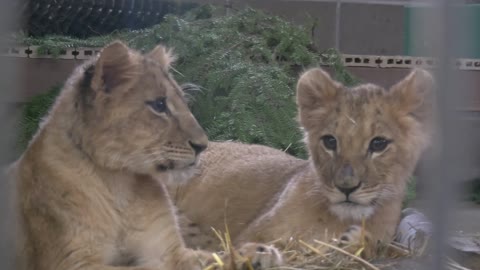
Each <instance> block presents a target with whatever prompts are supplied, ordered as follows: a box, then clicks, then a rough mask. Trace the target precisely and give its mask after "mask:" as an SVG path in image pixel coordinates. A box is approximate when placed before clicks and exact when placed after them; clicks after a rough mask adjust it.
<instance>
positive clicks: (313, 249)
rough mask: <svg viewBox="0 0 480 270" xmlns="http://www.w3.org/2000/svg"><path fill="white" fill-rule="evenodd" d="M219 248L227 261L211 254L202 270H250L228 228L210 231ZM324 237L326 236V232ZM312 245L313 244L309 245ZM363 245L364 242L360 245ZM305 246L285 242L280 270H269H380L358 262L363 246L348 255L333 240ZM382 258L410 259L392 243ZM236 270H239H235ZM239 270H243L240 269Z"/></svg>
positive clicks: (400, 248)
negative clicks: (242, 264) (243, 264)
mask: <svg viewBox="0 0 480 270" xmlns="http://www.w3.org/2000/svg"><path fill="white" fill-rule="evenodd" d="M212 230H213V231H214V233H215V234H216V236H217V237H218V239H219V241H220V244H221V246H222V250H223V251H222V253H227V254H232V256H231V261H229V262H224V261H222V260H221V258H220V257H219V256H218V255H217V254H216V253H214V254H213V256H214V258H215V262H214V263H212V264H210V265H207V266H205V268H204V270H214V269H222V268H223V267H224V266H226V265H229V267H231V268H232V269H235V263H233V262H234V261H237V262H238V261H241V262H246V268H247V269H249V270H253V267H252V265H251V263H250V262H249V261H248V259H247V258H244V257H242V256H240V254H239V253H238V252H237V251H236V250H235V248H234V247H233V245H232V241H231V238H230V234H229V231H228V227H227V226H225V232H224V233H222V232H221V231H219V230H216V229H213V228H212ZM326 235H328V233H327V232H326ZM279 241H280V240H277V241H273V242H270V243H268V244H271V245H275V244H276V243H277V242H279ZM310 242H312V243H313V244H309V243H310ZM362 242H364V241H362ZM309 243H307V242H305V241H303V240H300V239H294V238H293V237H292V238H291V239H289V240H288V241H287V243H286V244H285V245H284V247H283V248H282V249H281V252H282V255H283V258H284V265H283V266H281V267H276V268H271V269H278V270H281V269H283V270H350V269H365V270H380V269H382V268H381V267H380V266H377V265H374V264H372V263H370V262H369V261H366V260H364V259H362V258H361V254H362V252H363V250H364V246H363V243H362V244H361V245H360V246H359V247H358V248H355V249H354V250H355V252H353V253H350V252H349V251H347V250H352V247H349V246H345V247H342V248H340V247H338V240H337V239H336V238H335V237H334V238H332V240H331V241H330V242H328V243H327V242H323V241H319V240H315V239H314V240H313V241H309ZM381 254H382V257H384V258H390V259H394V258H399V257H406V256H410V253H409V251H408V249H407V248H405V247H403V246H401V245H399V244H396V243H392V244H390V245H389V246H388V247H385V248H384V249H383V251H382V252H381ZM239 270H240V269H239ZM242 270H243V269H242Z"/></svg>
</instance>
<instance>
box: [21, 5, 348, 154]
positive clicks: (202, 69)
mask: <svg viewBox="0 0 480 270" xmlns="http://www.w3.org/2000/svg"><path fill="white" fill-rule="evenodd" d="M216 11H217V10H216V9H215V8H213V7H212V6H203V7H201V8H198V9H195V10H194V11H192V12H189V13H187V14H186V15H185V16H182V17H177V16H172V15H169V16H166V17H165V20H164V22H163V23H161V24H159V25H156V26H154V27H151V28H148V29H144V30H136V31H129V32H116V33H113V34H111V35H108V36H99V37H93V38H89V39H86V40H78V39H74V38H69V37H62V36H50V37H45V38H41V39H36V38H25V37H24V38H21V42H22V43H25V44H28V45H38V46H40V48H39V50H40V52H47V51H49V52H51V53H53V54H55V53H58V52H59V51H60V50H62V49H65V48H68V47H102V46H104V45H105V44H107V43H109V42H111V41H112V40H115V39H120V40H123V41H124V42H126V43H127V44H128V45H129V46H130V47H132V48H136V49H138V50H142V51H148V50H150V49H152V48H153V47H154V46H155V45H156V44H158V43H163V44H166V45H168V46H170V47H172V48H174V50H175V52H176V54H177V55H178V56H179V58H178V61H177V63H176V65H175V69H176V70H175V71H176V72H177V74H176V78H177V80H179V81H180V82H191V83H194V84H197V85H200V86H201V87H200V88H201V90H202V91H197V92H196V93H192V95H193V98H194V100H195V101H194V102H193V104H192V111H193V112H194V114H195V116H196V117H197V119H198V120H199V122H200V124H201V125H202V126H203V127H204V128H205V130H206V131H207V133H208V135H209V137H210V139H211V140H239V141H243V142H247V143H258V144H264V145H269V146H272V147H275V148H278V149H284V150H286V151H287V152H288V153H290V154H293V155H296V156H299V157H305V156H306V153H305V150H304V147H303V144H302V143H301V138H302V134H301V132H300V131H299V129H298V126H297V123H296V121H295V120H294V118H295V114H296V105H295V102H294V98H295V82H296V80H297V77H298V74H299V73H300V72H301V71H302V70H304V69H306V68H308V67H312V66H318V65H320V64H331V65H332V66H333V68H334V70H335V71H336V76H335V77H336V79H337V80H339V81H342V82H344V83H345V84H347V85H351V84H355V83H356V82H357V81H356V79H355V78H353V77H352V76H351V75H350V74H348V73H347V72H346V71H345V69H344V67H343V66H342V64H341V61H340V58H339V55H338V53H337V52H335V51H334V50H329V51H327V52H324V53H319V52H317V51H316V50H315V48H314V45H313V44H312V41H311V39H310V36H309V34H308V33H307V31H306V30H305V29H303V28H299V27H297V26H294V25H292V24H290V23H288V22H286V21H284V20H282V19H280V18H278V17H274V16H268V15H266V14H264V13H262V12H260V11H257V10H253V9H246V10H243V11H240V12H238V13H236V14H234V15H230V16H215V15H214V14H215V13H216Z"/></svg>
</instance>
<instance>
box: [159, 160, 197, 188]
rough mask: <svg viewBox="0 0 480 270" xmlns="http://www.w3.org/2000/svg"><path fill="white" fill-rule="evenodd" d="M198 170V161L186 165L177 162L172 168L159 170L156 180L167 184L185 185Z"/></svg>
mask: <svg viewBox="0 0 480 270" xmlns="http://www.w3.org/2000/svg"><path fill="white" fill-rule="evenodd" d="M197 172H198V168H197V166H196V162H192V163H189V164H185V165H183V164H182V165H179V164H176V166H172V167H171V168H167V169H163V168H162V169H161V170H157V172H156V173H155V175H154V178H155V180H157V181H158V182H161V183H164V184H166V185H184V184H186V183H188V181H189V180H190V179H192V177H193V176H194V175H195V174H196V173H197Z"/></svg>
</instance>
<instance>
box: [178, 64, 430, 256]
mask: <svg viewBox="0 0 480 270" xmlns="http://www.w3.org/2000/svg"><path fill="white" fill-rule="evenodd" d="M432 86H433V79H432V77H431V76H430V74H429V73H428V72H426V71H423V70H414V71H413V72H411V73H410V74H409V75H408V76H407V77H406V78H405V79H403V80H402V81H400V82H399V83H397V84H396V85H394V86H393V87H392V88H391V89H390V90H388V91H387V90H385V89H383V88H381V87H379V86H376V85H373V84H363V85H359V86H357V87H354V88H347V87H345V86H343V85H341V84H340V83H338V82H336V81H334V80H332V79H331V78H330V76H329V75H328V74H327V73H326V72H324V71H323V70H321V69H318V68H315V69H311V70H309V71H307V72H306V73H304V74H303V75H302V76H301V77H300V79H299V81H298V84H297V104H298V118H299V122H300V124H301V126H302V128H303V130H304V132H305V143H306V145H307V148H308V152H309V156H310V158H309V160H301V159H297V158H294V157H292V156H289V155H287V154H285V153H284V152H282V151H279V150H275V149H272V148H269V147H265V146H259V145H246V144H240V143H233V142H222V143H212V142H211V143H210V146H209V149H208V150H207V151H205V152H204V153H202V155H201V157H200V162H199V168H200V170H199V172H198V175H197V176H195V177H194V178H193V179H192V180H191V181H190V182H189V183H188V184H187V185H185V186H169V192H170V193H171V196H172V198H173V200H174V203H175V204H176V205H177V206H178V208H179V209H180V210H182V211H183V212H184V216H183V217H182V218H181V219H180V220H181V224H182V233H183V235H184V238H185V239H186V242H187V243H188V245H189V246H198V247H202V248H209V249H212V248H214V247H215V244H216V243H217V242H216V241H215V240H214V239H213V238H212V236H211V235H210V233H209V231H210V227H214V228H222V227H223V222H224V215H225V213H226V216H227V221H228V226H229V230H230V234H231V236H232V237H233V239H234V241H235V242H236V243H237V244H239V243H242V242H245V241H262V242H264V241H265V242H268V241H274V240H278V239H282V240H283V241H287V240H288V239H290V238H291V237H295V238H297V239H298V238H300V239H303V240H305V241H312V240H313V239H318V240H323V241H328V240H330V239H329V238H330V237H332V236H334V235H335V236H336V237H340V240H341V242H342V243H343V244H358V243H359V240H360V236H361V231H360V227H359V226H360V225H361V224H362V219H364V220H365V222H366V231H367V234H366V235H367V236H369V237H368V238H367V247H366V249H365V254H364V255H365V256H366V257H369V256H370V255H372V254H374V251H375V249H376V247H378V245H377V243H378V242H389V241H391V240H392V238H393V236H394V233H395V230H396V226H397V223H398V221H399V217H400V214H401V206H402V200H403V198H404V194H405V189H406V185H407V180H408V178H409V176H410V175H411V173H412V172H413V170H414V167H415V165H416V163H417V160H418V159H419V156H420V154H421V153H422V151H423V150H424V148H425V147H426V146H427V142H428V141H429V133H430V120H431V119H430V118H431V113H432V108H431V102H429V101H430V97H429V96H430V94H431V93H432V91H431V88H432ZM225 206H226V207H225ZM215 209H216V211H214V210H215ZM326 238H328V239H326Z"/></svg>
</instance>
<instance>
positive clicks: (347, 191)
mask: <svg viewBox="0 0 480 270" xmlns="http://www.w3.org/2000/svg"><path fill="white" fill-rule="evenodd" d="M335 187H336V188H337V189H338V190H340V191H341V192H342V193H343V194H345V196H347V197H348V195H350V194H352V193H353V192H354V191H355V190H357V189H358V188H359V187H360V184H359V185H357V186H355V187H340V186H335Z"/></svg>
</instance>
